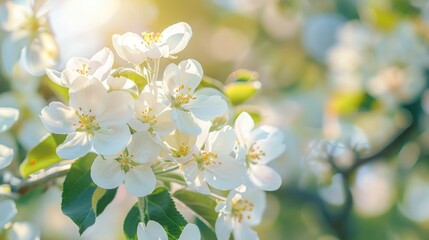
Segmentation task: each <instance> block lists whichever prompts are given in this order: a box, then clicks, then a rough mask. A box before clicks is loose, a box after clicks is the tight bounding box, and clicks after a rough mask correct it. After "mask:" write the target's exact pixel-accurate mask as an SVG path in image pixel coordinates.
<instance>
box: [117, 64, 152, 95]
mask: <svg viewBox="0 0 429 240" xmlns="http://www.w3.org/2000/svg"><path fill="white" fill-rule="evenodd" d="M112 76H113V77H125V78H128V79H130V80H131V81H133V82H134V83H135V84H136V85H137V88H138V89H139V91H141V90H143V88H144V86H146V84H147V83H148V81H147V79H146V78H145V77H144V76H143V75H141V74H140V73H139V72H137V71H136V70H134V69H131V68H123V67H119V68H117V69H115V70H114V71H113V72H112Z"/></svg>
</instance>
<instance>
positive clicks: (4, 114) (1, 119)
mask: <svg viewBox="0 0 429 240" xmlns="http://www.w3.org/2000/svg"><path fill="white" fill-rule="evenodd" d="M18 118H19V111H18V109H15V108H4V107H0V133H1V132H4V131H6V130H8V129H9V128H10V127H11V126H12V125H13V124H14V123H15V122H16V121H17V120H18Z"/></svg>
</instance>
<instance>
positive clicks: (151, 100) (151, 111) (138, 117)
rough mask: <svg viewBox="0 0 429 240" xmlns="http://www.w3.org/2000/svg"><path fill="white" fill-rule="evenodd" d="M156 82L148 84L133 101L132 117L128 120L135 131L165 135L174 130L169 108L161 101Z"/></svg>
mask: <svg viewBox="0 0 429 240" xmlns="http://www.w3.org/2000/svg"><path fill="white" fill-rule="evenodd" d="M160 91H162V89H160V88H159V86H157V84H156V83H155V84H148V85H146V87H145V88H144V90H143V91H142V93H141V94H140V95H139V97H138V99H136V101H135V103H134V118H133V119H132V120H131V121H130V122H129V124H130V126H131V127H132V128H133V129H134V130H136V131H149V132H152V133H154V134H156V135H157V136H166V135H168V134H170V133H171V132H173V131H174V129H175V127H176V126H175V124H174V122H173V120H172V118H171V108H169V107H168V106H167V105H166V104H164V103H163V101H162V96H161V93H160Z"/></svg>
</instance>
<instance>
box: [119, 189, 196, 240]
mask: <svg viewBox="0 0 429 240" xmlns="http://www.w3.org/2000/svg"><path fill="white" fill-rule="evenodd" d="M144 203H145V204H144V206H142V208H144V209H143V211H144V215H145V216H144V221H145V223H147V222H148V221H149V220H153V221H155V222H158V223H159V224H161V225H162V226H163V227H164V229H165V231H166V232H167V235H168V239H173V240H177V239H179V237H180V234H181V233H182V230H183V228H184V227H185V226H186V224H188V223H187V222H186V220H185V219H184V218H183V216H182V215H181V214H180V212H179V211H177V209H176V205H175V204H174V202H173V199H172V198H171V196H170V193H169V192H168V190H167V188H165V187H159V188H157V189H155V190H154V191H153V192H152V194H150V195H147V196H146V197H145V198H144ZM139 212H140V210H139V208H138V204H136V205H134V206H133V208H131V210H130V212H129V213H128V215H127V217H126V218H125V222H124V232H125V236H126V237H127V239H136V234H137V226H138V224H139V222H141V221H142V218H141V215H140V214H139Z"/></svg>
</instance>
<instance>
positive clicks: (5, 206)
mask: <svg viewBox="0 0 429 240" xmlns="http://www.w3.org/2000/svg"><path fill="white" fill-rule="evenodd" d="M0 212H1V214H0V229H1V228H3V227H4V226H5V225H6V224H7V223H9V222H10V221H11V220H12V219H13V218H14V217H15V215H16V213H17V212H18V211H17V210H16V205H15V202H14V201H13V200H0Z"/></svg>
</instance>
